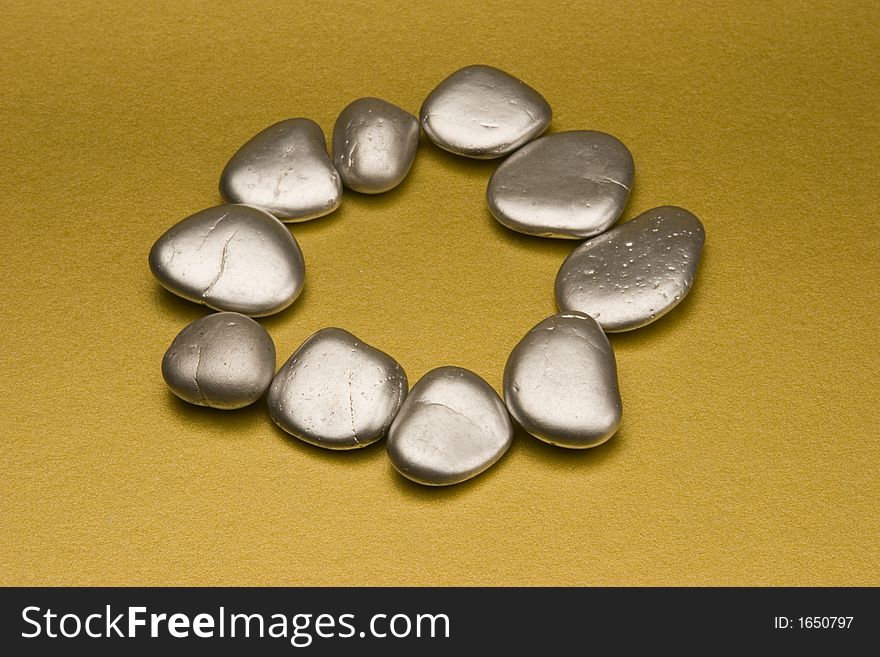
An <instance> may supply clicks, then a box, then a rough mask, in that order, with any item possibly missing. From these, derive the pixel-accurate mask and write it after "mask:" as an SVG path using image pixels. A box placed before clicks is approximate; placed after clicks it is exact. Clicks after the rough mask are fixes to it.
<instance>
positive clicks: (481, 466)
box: [387, 367, 513, 486]
mask: <svg viewBox="0 0 880 657" xmlns="http://www.w3.org/2000/svg"><path fill="white" fill-rule="evenodd" d="M512 440H513V426H512V424H511V422H510V417H509V416H508V414H507V409H505V408H504V403H503V402H502V401H501V399H500V398H499V397H498V395H497V393H496V392H495V391H494V390H493V389H492V387H491V386H490V385H489V384H488V383H486V382H485V381H484V380H483V379H481V378H480V377H479V376H477V375H476V374H474V373H473V372H470V371H468V370H465V369H462V368H460V367H440V368H437V369H435V370H432V371H430V372H428V373H427V374H425V376H423V377H422V378H421V379H419V381H418V382H417V383H416V384H415V385H414V386H413V389H412V390H411V391H410V393H409V395H408V396H407V398H406V401H405V402H404V403H403V406H402V407H401V409H400V412H399V413H398V414H397V417H396V418H395V419H394V422H393V424H392V425H391V429H390V431H389V432H388V444H387V448H388V456H389V457H390V459H391V463H392V464H393V465H394V467H395V469H396V470H397V471H398V472H399V473H400V474H402V475H403V476H404V477H407V478H408V479H411V480H413V481H415V482H418V483H420V484H425V485H428V486H445V485H448V484H457V483H459V482H462V481H465V480H466V479H470V478H471V477H475V476H476V475H478V474H480V473H481V472H483V471H484V470H486V469H487V468H489V467H490V466H491V465H492V464H494V463H495V462H496V461H497V460H498V459H500V458H501V457H502V456H503V455H504V452H506V451H507V449H508V447H510V444H511V441H512Z"/></svg>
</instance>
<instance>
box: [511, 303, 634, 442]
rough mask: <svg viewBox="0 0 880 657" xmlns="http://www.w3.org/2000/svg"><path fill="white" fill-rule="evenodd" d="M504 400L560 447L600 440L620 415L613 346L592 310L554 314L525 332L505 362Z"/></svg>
mask: <svg viewBox="0 0 880 657" xmlns="http://www.w3.org/2000/svg"><path fill="white" fill-rule="evenodd" d="M504 401H505V403H506V404H507V408H508V410H509V411H510V414H511V416H513V418H514V419H515V420H516V421H517V422H518V423H519V424H520V425H521V426H522V428H523V429H525V430H526V431H528V432H529V433H530V434H532V435H533V436H535V437H537V438H540V439H541V440H543V441H545V442H548V443H550V444H552V445H558V446H560V447H570V448H575V449H583V448H587V447H595V446H596V445H601V444H602V443H604V442H605V441H606V440H608V439H609V438H610V437H611V436H612V435H614V433H615V432H616V431H617V428H618V426H619V425H620V418H621V410H622V409H621V402H620V392H619V390H618V387H617V365H616V362H615V360H614V352H613V351H612V350H611V345H610V344H609V342H608V338H607V337H605V333H603V332H602V329H601V327H600V326H599V325H598V324H597V323H596V321H595V320H594V319H593V318H592V317H590V316H589V315H583V314H581V313H562V314H558V315H551V316H550V317H548V318H547V319H545V320H544V321H542V322H540V323H539V324H538V325H536V326H535V327H534V328H533V329H532V330H530V331H529V332H528V333H526V335H525V337H524V338H523V339H522V340H520V341H519V343H518V344H517V345H516V347H514V349H513V351H512V352H511V354H510V357H509V358H508V359H507V365H506V366H505V368H504Z"/></svg>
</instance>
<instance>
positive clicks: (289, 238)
mask: <svg viewBox="0 0 880 657" xmlns="http://www.w3.org/2000/svg"><path fill="white" fill-rule="evenodd" d="M149 262H150V269H151V271H152V272H153V275H154V276H155V277H156V279H157V280H158V281H159V282H160V283H161V284H162V285H163V286H164V287H165V288H167V289H168V290H170V291H171V292H173V293H174V294H177V295H179V296H181V297H183V298H184V299H188V300H190V301H194V302H196V303H201V304H204V305H206V306H208V307H210V308H214V309H215V310H230V311H234V312H240V313H243V314H245V315H251V316H253V317H261V316H264V315H271V314H273V313H277V312H279V311H281V310H284V309H285V308H287V307H288V306H289V305H290V304H291V303H293V302H294V300H295V299H296V298H297V297H298V296H299V293H300V291H301V290H302V286H303V282H304V280H305V263H304V261H303V257H302V252H301V251H300V248H299V245H298V244H297V243H296V240H295V239H294V238H293V235H291V234H290V231H289V230H288V229H287V227H286V226H284V224H282V223H281V222H280V221H278V220H277V219H276V218H275V217H273V216H272V215H271V214H269V213H268V212H265V211H263V210H260V209H259V208H253V207H250V206H246V205H220V206H217V207H213V208H208V209H207V210H202V211H201V212H197V213H196V214H194V215H192V216H190V217H187V218H186V219H184V220H183V221H180V222H179V223H177V224H175V225H174V226H172V227H171V228H170V229H169V230H168V231H167V232H166V233H165V234H164V235H162V236H161V237H160V238H159V239H158V240H156V243H155V244H154V245H153V248H152V249H151V250H150V256H149Z"/></svg>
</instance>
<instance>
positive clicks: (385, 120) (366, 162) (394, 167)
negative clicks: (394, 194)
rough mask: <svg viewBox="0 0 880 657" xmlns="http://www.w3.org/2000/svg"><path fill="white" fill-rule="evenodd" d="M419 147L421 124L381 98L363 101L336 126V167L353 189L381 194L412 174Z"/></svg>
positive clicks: (343, 114)
mask: <svg viewBox="0 0 880 657" xmlns="http://www.w3.org/2000/svg"><path fill="white" fill-rule="evenodd" d="M418 145H419V120H418V119H417V118H416V117H414V116H413V115H412V114H410V113H409V112H405V111H404V110H402V109H400V108H399V107H397V106H396V105H392V104H391V103H389V102H386V101H384V100H380V99H379V98H359V99H358V100H356V101H354V102H353V103H351V104H350V105H348V107H346V108H345V109H344V110H342V112H341V113H340V114H339V118H337V119H336V125H334V126H333V164H334V166H335V167H336V170H337V171H338V172H339V177H340V178H342V182H343V184H344V185H345V186H346V187H348V188H349V189H353V190H355V191H356V192H361V193H364V194H379V193H381V192H387V191H388V190H389V189H392V188H394V187H397V185H399V184H400V183H401V182H402V181H403V179H404V178H405V177H406V174H407V173H409V170H410V168H411V167H412V164H413V161H414V160H415V158H416V149H417V148H418Z"/></svg>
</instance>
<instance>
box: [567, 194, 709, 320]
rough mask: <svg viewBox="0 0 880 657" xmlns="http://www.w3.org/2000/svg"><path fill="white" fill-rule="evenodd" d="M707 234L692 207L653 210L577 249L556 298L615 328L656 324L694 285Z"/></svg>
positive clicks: (573, 252)
mask: <svg viewBox="0 0 880 657" xmlns="http://www.w3.org/2000/svg"><path fill="white" fill-rule="evenodd" d="M705 239H706V233H705V230H704V229H703V224H702V223H701V222H700V220H699V219H698V218H697V217H695V216H694V215H693V214H691V213H690V212H688V211H687V210H685V209H683V208H679V207H675V206H663V207H659V208H654V209H653V210H648V211H647V212H645V213H643V214H641V215H639V216H638V217H636V218H635V219H633V220H631V221H627V222H626V223H623V224H621V225H620V226H617V227H615V228H613V229H611V230H609V231H608V232H606V233H603V234H602V235H599V236H598V237H594V238H593V239H591V240H588V241H587V242H584V243H583V244H582V245H580V246H579V247H578V248H576V249H575V250H574V251H572V252H571V254H569V256H568V257H567V258H566V259H565V261H564V262H563V263H562V266H561V267H560V268H559V273H558V274H557V276H556V302H557V304H558V306H559V308H560V310H574V311H578V312H582V313H586V314H588V315H591V316H592V317H593V318H594V319H596V321H597V322H599V324H600V325H601V326H602V328H603V329H604V330H605V331H607V332H609V333H614V332H619V331H629V330H632V329H636V328H639V327H641V326H645V325H646V324H650V323H651V322H653V321H655V320H657V319H659V318H660V317H662V316H663V315H665V314H666V313H668V312H669V311H670V310H672V309H673V308H675V306H677V305H678V304H679V303H680V302H681V300H682V299H684V297H685V295H687V293H688V292H689V291H690V289H691V287H692V286H693V283H694V277H695V276H696V273H697V267H698V265H699V262H700V256H701V254H702V252H703V244H704V242H705Z"/></svg>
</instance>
